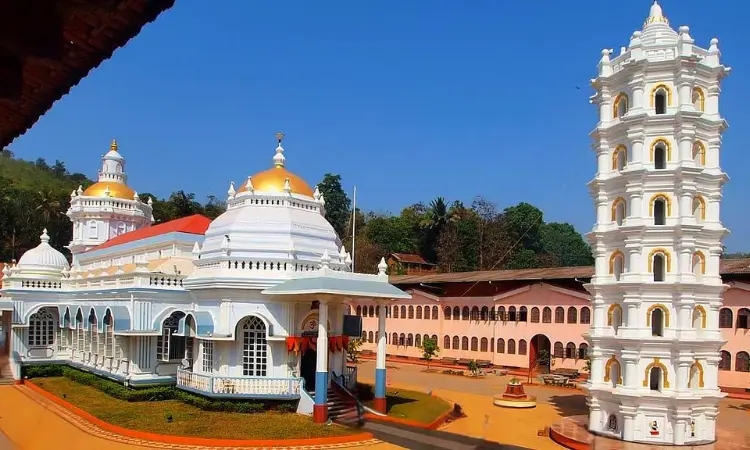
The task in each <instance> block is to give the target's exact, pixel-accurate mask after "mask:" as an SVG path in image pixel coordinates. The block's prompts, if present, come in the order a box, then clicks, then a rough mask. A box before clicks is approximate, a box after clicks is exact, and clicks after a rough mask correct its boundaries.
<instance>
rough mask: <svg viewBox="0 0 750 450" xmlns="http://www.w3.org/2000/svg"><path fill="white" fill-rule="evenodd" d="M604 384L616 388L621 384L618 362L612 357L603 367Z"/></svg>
mask: <svg viewBox="0 0 750 450" xmlns="http://www.w3.org/2000/svg"><path fill="white" fill-rule="evenodd" d="M604 382H605V383H606V382H611V383H612V387H617V385H618V384H622V372H621V367H620V362H619V361H617V358H615V357H614V356H612V357H611V358H609V360H607V364H606V365H605V366H604Z"/></svg>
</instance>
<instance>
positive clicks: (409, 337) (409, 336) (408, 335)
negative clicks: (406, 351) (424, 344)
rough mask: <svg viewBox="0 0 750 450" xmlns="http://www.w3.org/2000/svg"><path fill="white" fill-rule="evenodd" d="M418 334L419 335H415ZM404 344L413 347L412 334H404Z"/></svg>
mask: <svg viewBox="0 0 750 450" xmlns="http://www.w3.org/2000/svg"><path fill="white" fill-rule="evenodd" d="M417 336H419V335H417ZM406 346H407V347H414V335H413V334H411V333H409V334H407V335H406Z"/></svg>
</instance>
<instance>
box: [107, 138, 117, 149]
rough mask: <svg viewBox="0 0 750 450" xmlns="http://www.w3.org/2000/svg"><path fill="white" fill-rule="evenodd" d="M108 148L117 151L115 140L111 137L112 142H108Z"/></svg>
mask: <svg viewBox="0 0 750 450" xmlns="http://www.w3.org/2000/svg"><path fill="white" fill-rule="evenodd" d="M109 150H110V151H112V152H116V151H117V140H116V139H112V142H110V144H109Z"/></svg>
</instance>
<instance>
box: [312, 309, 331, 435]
mask: <svg viewBox="0 0 750 450" xmlns="http://www.w3.org/2000/svg"><path fill="white" fill-rule="evenodd" d="M327 328H328V302H327V300H320V302H319V303H318V341H317V346H316V350H315V351H316V353H317V361H316V363H317V364H316V366H315V406H314V407H313V421H314V422H315V423H325V422H326V421H328V329H327Z"/></svg>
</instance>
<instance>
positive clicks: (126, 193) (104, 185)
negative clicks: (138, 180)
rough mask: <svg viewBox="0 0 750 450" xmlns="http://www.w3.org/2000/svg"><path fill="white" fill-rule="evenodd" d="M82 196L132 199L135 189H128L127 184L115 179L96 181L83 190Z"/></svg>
mask: <svg viewBox="0 0 750 450" xmlns="http://www.w3.org/2000/svg"><path fill="white" fill-rule="evenodd" d="M83 196H84V197H102V198H106V197H111V198H121V199H124V200H133V196H135V191H134V190H132V189H130V188H129V187H128V185H127V184H124V183H119V182H116V181H98V182H96V183H94V184H92V185H91V186H89V187H87V188H86V190H85V191H83Z"/></svg>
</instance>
